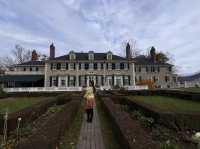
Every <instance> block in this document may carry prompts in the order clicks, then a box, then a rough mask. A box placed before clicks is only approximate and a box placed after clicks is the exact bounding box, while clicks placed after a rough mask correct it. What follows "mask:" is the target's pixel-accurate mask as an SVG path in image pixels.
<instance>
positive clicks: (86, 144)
mask: <svg viewBox="0 0 200 149" xmlns="http://www.w3.org/2000/svg"><path fill="white" fill-rule="evenodd" d="M76 149H105V147H104V143H103V137H102V133H101V127H100V122H99V116H98V113H97V109H94V117H93V122H92V123H87V122H86V114H84V120H83V123H82V127H81V132H80V137H79V142H78V144H77V148H76Z"/></svg>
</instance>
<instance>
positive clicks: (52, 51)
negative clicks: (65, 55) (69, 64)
mask: <svg viewBox="0 0 200 149" xmlns="http://www.w3.org/2000/svg"><path fill="white" fill-rule="evenodd" d="M49 58H50V59H53V58H55V46H54V45H53V43H52V44H51V45H50V54H49Z"/></svg>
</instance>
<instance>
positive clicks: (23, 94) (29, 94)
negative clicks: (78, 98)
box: [0, 91, 79, 98]
mask: <svg viewBox="0 0 200 149" xmlns="http://www.w3.org/2000/svg"><path fill="white" fill-rule="evenodd" d="M64 93H65V94H77V93H79V92H75V91H74V92H68V93H66V92H13V93H5V92H4V96H2V98H5V97H40V96H44V97H51V96H54V97H55V96H58V95H60V94H64ZM0 98H1V96H0Z"/></svg>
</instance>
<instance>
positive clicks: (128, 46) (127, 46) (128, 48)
mask: <svg viewBox="0 0 200 149" xmlns="http://www.w3.org/2000/svg"><path fill="white" fill-rule="evenodd" d="M126 58H127V59H131V58H132V54H131V46H130V44H129V43H127V44H126Z"/></svg>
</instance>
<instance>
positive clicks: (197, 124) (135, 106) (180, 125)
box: [112, 96, 200, 131]
mask: <svg viewBox="0 0 200 149" xmlns="http://www.w3.org/2000/svg"><path fill="white" fill-rule="evenodd" d="M112 99H113V101H114V102H116V103H119V104H123V105H128V106H129V108H130V109H131V110H139V111H141V112H142V113H143V114H144V115H146V116H148V117H153V118H154V120H155V122H157V123H160V124H163V125H165V126H166V127H168V128H172V129H175V130H197V131H199V130H200V114H199V113H194V114H192V113H174V112H165V111H163V110H161V109H159V108H157V107H152V106H151V105H149V104H145V103H140V102H137V101H132V100H129V99H128V98H126V97H119V96H113V97H112Z"/></svg>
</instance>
